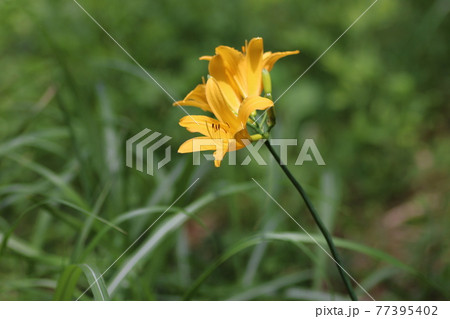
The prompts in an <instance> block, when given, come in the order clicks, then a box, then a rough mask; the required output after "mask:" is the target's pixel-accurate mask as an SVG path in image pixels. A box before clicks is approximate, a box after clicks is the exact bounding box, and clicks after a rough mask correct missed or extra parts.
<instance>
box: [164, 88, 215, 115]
mask: <svg viewBox="0 0 450 319" xmlns="http://www.w3.org/2000/svg"><path fill="white" fill-rule="evenodd" d="M173 105H174V106H180V105H181V106H195V107H199V108H201V109H202V110H203V111H207V112H212V111H211V108H210V107H209V105H208V101H207V100H206V84H199V85H197V86H196V87H195V89H193V90H192V91H191V92H189V93H188V95H186V97H185V98H184V100H182V101H177V102H175V103H173Z"/></svg>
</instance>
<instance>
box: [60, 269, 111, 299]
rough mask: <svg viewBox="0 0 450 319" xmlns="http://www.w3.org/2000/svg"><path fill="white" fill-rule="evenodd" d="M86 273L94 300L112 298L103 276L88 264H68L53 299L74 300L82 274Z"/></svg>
mask: <svg viewBox="0 0 450 319" xmlns="http://www.w3.org/2000/svg"><path fill="white" fill-rule="evenodd" d="M82 273H83V274H84V276H85V277H86V279H87V282H88V284H89V289H91V290H92V293H93V295H94V300H99V301H105V300H110V297H109V295H108V292H107V290H106V286H105V283H104V281H103V277H101V276H100V274H99V273H98V272H97V271H96V270H95V269H94V268H93V267H91V266H89V265H88V264H78V265H69V266H67V267H66V268H65V269H64V271H63V273H62V274H61V277H60V278H59V280H58V284H57V286H56V290H55V294H54V296H53V300H66V301H67V300H73V298H74V293H75V290H76V286H77V283H78V281H79V278H80V275H81V274H82Z"/></svg>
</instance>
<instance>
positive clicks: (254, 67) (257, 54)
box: [245, 38, 263, 97]
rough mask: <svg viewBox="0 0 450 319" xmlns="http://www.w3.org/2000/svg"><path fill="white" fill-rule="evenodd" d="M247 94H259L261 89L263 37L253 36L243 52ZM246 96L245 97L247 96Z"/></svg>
mask: <svg viewBox="0 0 450 319" xmlns="http://www.w3.org/2000/svg"><path fill="white" fill-rule="evenodd" d="M245 64H246V76H247V96H254V95H260V94H261V89H262V80H261V77H262V74H261V72H262V69H263V39H262V38H253V39H252V40H251V41H250V43H249V44H248V47H247V49H246V54H245ZM247 96H246V97H247Z"/></svg>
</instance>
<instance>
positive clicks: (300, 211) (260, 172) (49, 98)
mask: <svg viewBox="0 0 450 319" xmlns="http://www.w3.org/2000/svg"><path fill="white" fill-rule="evenodd" d="M79 3H80V4H81V5H82V6H83V7H84V8H85V9H86V10H87V11H88V12H89V13H90V14H91V15H92V16H93V17H94V18H95V19H97V20H98V22H99V23H100V24H101V25H102V26H103V27H104V28H105V29H106V30H107V31H108V32H110V33H111V35H112V36H113V37H114V38H115V39H116V40H117V41H118V42H119V43H120V44H121V45H122V46H123V47H124V48H125V49H126V50H127V51H128V52H129V53H130V54H131V55H132V56H133V57H134V58H135V59H136V60H137V61H139V63H140V64H142V66H143V67H144V68H145V69H146V70H148V71H149V72H150V73H151V74H152V76H154V77H155V79H157V81H158V82H159V83H160V84H161V85H162V86H163V87H164V88H165V89H166V90H167V91H168V93H169V94H171V95H172V96H173V97H174V98H175V99H182V98H183V97H184V96H185V95H186V94H187V93H188V92H189V91H190V90H191V89H192V88H194V86H195V85H196V84H197V83H198V82H199V81H200V79H201V77H202V76H205V75H206V74H207V63H206V62H204V61H198V57H199V56H202V55H211V54H213V52H214V48H215V47H216V46H218V45H229V46H233V47H235V48H240V47H241V46H242V45H243V44H244V41H245V40H246V39H247V40H249V39H251V38H253V37H255V36H261V37H263V38H264V45H265V50H267V51H269V50H270V51H284V50H295V49H299V50H301V54H299V55H295V56H291V57H287V58H284V59H282V60H280V61H279V62H278V63H277V64H276V66H275V68H274V70H273V71H272V81H273V88H274V89H273V95H274V97H275V98H277V97H278V96H279V95H280V94H281V93H282V92H283V91H284V90H285V89H286V88H287V87H288V86H289V85H290V84H291V83H292V82H293V81H294V80H295V79H296V78H297V77H298V76H299V75H300V74H301V73H302V72H304V71H305V70H306V69H307V68H308V66H309V65H310V64H311V63H313V62H314V60H315V59H316V58H317V57H318V56H319V55H320V54H321V53H322V52H323V51H324V50H325V49H326V48H327V47H328V46H329V45H330V44H331V43H332V42H333V41H334V40H335V39H336V38H337V37H338V36H339V35H341V33H342V32H343V31H344V30H345V29H346V28H347V27H348V26H349V25H350V24H351V23H352V22H353V21H354V20H355V19H356V18H357V17H358V16H359V15H360V14H361V13H362V12H363V11H364V10H365V9H366V8H367V7H368V6H369V5H370V4H371V3H372V2H371V1H362V0H358V1H350V0H338V1H333V2H330V1H293V0H291V1H276V0H263V1H261V0H260V1H256V0H246V1H206V0H189V1H175V0H166V1H162V0H154V1H144V0H139V1H129V2H123V1H118V0H96V1H93V0H80V1H79ZM449 7H450V6H449V2H448V1H445V0H435V1H425V0H423V1H386V0H380V1H378V3H376V4H375V5H374V6H373V7H372V8H371V9H370V10H369V11H368V12H367V14H366V15H364V16H363V17H362V18H361V19H360V21H358V23H356V24H355V25H354V26H353V28H351V29H350V30H349V31H348V33H346V34H345V35H344V36H343V37H342V38H341V39H340V40H339V41H338V42H337V43H336V44H335V45H334V46H333V47H332V48H331V49H330V50H329V51H328V52H327V53H326V54H325V55H324V56H323V57H322V58H321V59H320V60H319V61H318V62H317V64H315V65H314V66H313V67H312V68H311V69H310V70H309V71H308V72H307V73H306V74H305V75H304V76H303V77H302V78H301V79H300V80H299V81H298V82H297V83H296V84H295V85H294V86H293V87H292V88H291V89H290V90H289V91H288V92H287V93H286V94H285V95H284V96H283V97H282V98H281V99H280V100H279V101H278V102H277V116H278V118H277V121H278V123H277V126H276V127H275V129H274V130H273V134H272V136H273V137H274V138H297V139H298V140H299V145H298V146H297V147H290V149H289V159H290V164H291V165H290V167H291V169H292V171H293V173H294V175H295V176H296V177H297V178H298V179H299V180H300V182H301V183H302V184H303V185H304V187H305V189H306V191H307V192H308V193H309V194H310V196H311V198H312V200H313V202H314V203H315V205H316V207H317V209H318V211H319V212H320V213H321V215H322V217H323V218H324V219H325V221H326V223H327V224H328V226H329V227H330V229H332V232H333V234H334V235H335V237H336V240H337V244H338V246H339V247H340V251H341V252H342V255H343V257H344V260H345V265H344V266H345V267H346V268H347V269H348V271H349V272H350V274H351V275H352V276H353V277H354V278H355V279H356V280H358V282H360V283H361V285H362V286H363V287H364V288H365V289H366V290H368V291H369V292H370V294H371V295H372V296H373V297H374V298H375V299H377V300H448V299H449V298H450V291H449V287H450V266H449V264H450V250H449V248H450V247H449V235H448V234H449V229H450V215H449V208H450V204H449V196H448V194H449V191H450V185H449V177H450V176H449V175H450V173H449V167H450V165H449V164H450V152H449V150H450V139H449V133H450V126H449V100H450V99H449V95H450V94H449V92H450V90H449V88H450V78H449V76H448V71H449V59H448V57H449V40H450V39H449V34H450V25H449V19H448V12H449ZM0 21H1V22H0V24H1V28H0V46H1V60H0V61H1V71H0V114H1V116H0V243H1V246H0V298H1V299H2V300H51V299H56V300H63V299H68V300H73V299H76V298H78V296H80V295H81V293H83V292H84V291H85V290H86V289H87V288H88V287H89V285H90V284H92V283H95V279H94V278H96V277H95V276H97V277H98V276H99V274H101V273H103V272H104V271H105V270H106V269H108V267H109V266H110V265H111V264H112V263H113V262H114V261H115V260H116V259H117V258H118V257H119V256H121V254H122V253H123V252H124V251H125V250H126V249H127V247H129V246H130V245H131V244H132V243H133V242H135V240H136V239H137V238H139V239H138V240H137V241H136V242H135V244H134V245H133V246H132V247H131V248H130V249H129V250H127V251H126V253H125V254H124V255H123V256H121V258H120V259H119V260H117V262H116V263H115V264H114V265H113V266H112V267H111V268H109V270H108V271H107V272H106V273H105V275H104V277H103V278H102V279H101V280H99V281H98V283H95V284H93V287H92V289H89V290H88V291H87V292H86V293H85V294H84V295H83V296H82V298H81V299H82V300H91V299H102V298H105V299H106V298H111V299H113V300H123V299H125V300H180V299H183V298H185V299H200V300H227V299H238V300H299V299H300V300H304V299H318V300H329V299H332V300H333V299H341V298H344V299H345V298H346V296H345V290H344V288H343V286H342V284H341V281H340V279H339V277H338V274H337V271H336V269H335V267H334V265H333V264H332V262H331V260H330V259H329V258H328V257H327V256H326V255H325V254H324V253H323V251H321V250H320V249H319V248H318V247H317V246H316V245H315V244H313V243H311V241H310V239H309V238H307V237H306V236H305V235H304V233H302V231H301V230H300V229H299V228H298V227H297V225H295V223H294V222H293V221H292V220H290V219H289V217H288V216H286V214H285V213H284V212H283V211H282V210H281V209H280V208H279V207H278V206H277V205H276V204H274V203H273V202H272V201H271V200H270V199H269V198H267V196H266V195H265V194H264V192H263V191H262V190H261V189H260V188H258V186H257V185H256V184H255V183H254V182H253V181H252V178H254V179H255V180H257V181H258V182H259V183H260V184H261V185H262V186H263V187H264V188H265V189H267V190H268V191H269V192H270V193H271V194H272V196H274V198H276V199H277V200H278V201H279V202H280V204H281V205H282V206H283V207H284V208H285V209H286V210H287V211H288V212H289V213H290V214H291V215H292V216H293V217H294V218H295V219H296V220H297V221H299V223H301V224H302V225H303V226H304V227H305V228H306V229H307V230H308V231H309V232H310V233H311V234H317V238H321V237H320V236H319V235H318V232H317V229H316V227H315V225H314V224H313V222H312V220H311V218H310V216H309V214H308V212H307V210H306V208H305V205H304V203H303V202H302V201H301V199H300V198H299V197H298V196H297V194H296V192H295V189H294V188H293V187H292V186H291V185H290V184H289V183H288V181H287V179H286V178H285V176H283V175H282V172H281V170H280V169H279V167H277V166H276V164H275V163H274V161H273V160H271V159H270V154H269V153H268V152H267V151H266V150H263V151H262V152H261V154H262V156H263V157H264V158H265V159H266V161H267V162H268V165H267V166H258V165H256V163H255V162H254V161H253V162H251V163H250V165H248V166H236V167H234V166H228V165H227V164H226V161H224V163H223V164H222V167H220V168H219V169H218V168H214V165H213V163H211V162H207V161H203V163H202V165H201V166H193V165H192V155H191V154H177V153H176V149H177V148H178V146H179V145H180V144H181V143H182V142H183V141H185V140H186V139H188V138H191V137H192V136H193V135H192V134H191V133H189V132H187V131H185V130H184V129H183V128H181V127H179V126H178V124H177V123H178V120H179V118H181V117H182V116H184V115H185V114H184V113H183V112H182V110H180V109H179V108H176V107H173V106H171V104H172V101H171V99H170V98H169V97H168V96H167V95H166V94H165V93H164V92H162V90H161V89H160V88H159V87H158V86H156V85H155V83H153V81H152V80H151V79H149V78H148V77H147V76H146V75H145V74H144V72H142V70H140V69H139V67H138V66H137V65H136V64H134V63H133V62H132V61H131V60H130V59H129V57H127V56H126V54H125V53H124V52H123V51H121V49H120V48H119V47H118V46H117V45H116V44H115V43H114V42H113V41H112V40H111V39H110V38H108V36H107V35H106V34H105V33H104V32H103V31H102V30H101V29H100V28H99V27H98V26H97V25H95V23H94V22H93V21H92V20H90V19H89V17H88V16H87V15H86V14H85V13H84V12H83V11H82V10H81V9H80V8H79V7H78V6H77V5H76V3H75V2H74V1H72V0H65V1H24V0H17V1H12V0H2V1H1V2H0ZM188 111H189V112H191V113H195V114H199V111H198V110H196V109H193V108H188ZM144 128H150V129H151V130H154V131H158V132H161V133H163V134H165V135H169V136H171V137H173V138H172V140H171V141H170V142H169V144H170V145H171V146H172V161H171V162H170V163H169V164H168V165H167V166H165V167H164V168H163V169H161V170H159V171H158V172H157V173H156V174H155V176H149V175H146V174H144V173H141V172H138V171H136V170H134V169H132V168H128V167H126V166H125V141H126V139H128V138H130V137H132V136H133V135H134V134H136V133H138V132H139V131H141V130H142V129H144ZM307 138H313V139H314V141H315V143H316V145H317V147H318V149H319V150H320V152H321V154H322V156H323V158H324V160H325V162H326V164H327V165H326V166H317V165H316V164H315V163H312V162H306V163H305V164H304V165H303V166H294V165H293V163H294V162H295V159H296V157H297V155H298V153H299V150H300V148H301V145H302V143H303V141H304V140H305V139H307ZM162 152H163V150H162V151H161V154H160V155H161V156H162V155H163V153H162ZM247 154H248V151H247V150H241V151H239V152H238V154H237V155H238V159H241V160H242V159H243V158H245V156H246V155H247ZM197 178H200V179H199V180H198V182H196V183H195V184H194V186H193V187H191V188H190V189H189V191H188V192H187V193H186V194H185V195H184V196H183V197H181V198H180V199H179V200H178V201H177V202H176V203H175V204H174V205H173V206H171V208H170V209H169V210H168V211H167V213H166V214H164V216H163V217H161V218H160V219H159V220H157V218H158V217H159V216H160V215H161V213H162V212H164V211H165V210H166V209H167V208H168V207H169V205H171V204H172V203H173V202H174V201H175V200H176V199H177V198H178V197H179V195H180V194H182V193H183V192H184V191H185V190H186V188H187V187H188V186H189V185H191V184H192V183H193V182H194V181H195V180H196V179H197ZM155 221H156V223H155V224H154V225H153V226H152V227H151V228H150V230H149V231H148V232H146V233H145V234H144V235H143V236H142V237H139V236H140V234H142V232H143V231H144V230H146V229H147V228H148V227H149V226H150V225H152V223H153V222H155ZM111 223H112V224H114V225H115V226H114V227H112V226H111ZM339 239H340V240H339ZM199 279H204V280H199ZM357 292H358V294H359V295H360V297H361V298H362V299H366V300H367V299H369V297H368V296H367V295H366V294H365V293H364V292H362V290H360V289H358V290H357Z"/></svg>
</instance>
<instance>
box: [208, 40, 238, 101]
mask: <svg viewBox="0 0 450 319" xmlns="http://www.w3.org/2000/svg"><path fill="white" fill-rule="evenodd" d="M216 55H218V56H220V57H221V58H222V61H223V66H224V67H225V69H226V73H227V75H228V76H229V78H230V79H231V80H232V83H231V85H232V86H233V88H235V89H236V92H237V93H240V94H241V95H242V96H244V97H246V96H247V81H246V75H245V65H244V64H245V61H244V55H243V54H242V53H241V52H239V51H238V50H236V49H234V48H230V47H227V46H224V45H221V46H219V47H217V48H216ZM211 75H212V76H214V75H213V74H212V73H211Z"/></svg>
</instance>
